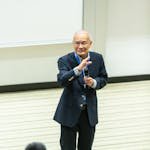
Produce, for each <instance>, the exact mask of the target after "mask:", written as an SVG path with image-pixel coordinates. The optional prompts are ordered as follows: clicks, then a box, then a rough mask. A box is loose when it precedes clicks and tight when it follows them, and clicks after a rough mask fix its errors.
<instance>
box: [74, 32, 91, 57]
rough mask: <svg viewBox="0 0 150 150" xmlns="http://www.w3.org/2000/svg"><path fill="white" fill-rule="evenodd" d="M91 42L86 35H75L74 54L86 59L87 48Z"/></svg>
mask: <svg viewBox="0 0 150 150" xmlns="http://www.w3.org/2000/svg"><path fill="white" fill-rule="evenodd" d="M91 44H92V42H91V40H90V39H89V35H88V34H87V33H84V32H83V33H77V34H75V36H74V38H73V46H74V49H75V52H76V53H77V54H78V55H79V56H80V57H82V58H86V57H87V55H88V51H89V48H90V47H91Z"/></svg>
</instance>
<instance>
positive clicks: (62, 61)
mask: <svg viewBox="0 0 150 150" xmlns="http://www.w3.org/2000/svg"><path fill="white" fill-rule="evenodd" d="M91 44H92V41H91V38H90V35H89V33H88V32H87V31H84V30H82V31H78V32H76V33H75V34H74V37H73V47H74V52H72V53H69V54H67V55H65V56H63V57H61V58H59V60H58V69H59V73H58V76H57V79H58V83H59V84H60V85H61V86H63V87H64V91H63V93H62V95H61V98H60V102H59V104H58V107H57V109H56V112H55V115H54V120H56V121H57V122H59V123H60V124H61V136H60V145H61V150H76V137H77V133H78V144H77V147H78V150H91V149H92V144H93V139H94V133H95V126H96V124H97V123H98V114H97V97H96V90H97V89H101V88H102V87H104V86H105V85H106V83H107V73H106V70H105V65H104V61H103V58H102V55H101V54H98V53H96V52H90V51H89V49H90V47H91Z"/></svg>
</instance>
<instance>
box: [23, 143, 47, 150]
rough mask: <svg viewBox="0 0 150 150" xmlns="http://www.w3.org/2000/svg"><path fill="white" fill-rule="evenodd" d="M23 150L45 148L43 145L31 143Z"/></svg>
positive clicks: (44, 149)
mask: <svg viewBox="0 0 150 150" xmlns="http://www.w3.org/2000/svg"><path fill="white" fill-rule="evenodd" d="M25 150H46V147H45V145H44V144H43V143H40V142H33V143H30V144H28V145H27V147H26V148H25Z"/></svg>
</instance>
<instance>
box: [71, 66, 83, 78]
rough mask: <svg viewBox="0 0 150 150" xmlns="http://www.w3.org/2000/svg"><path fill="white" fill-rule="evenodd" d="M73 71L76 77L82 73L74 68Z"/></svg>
mask: <svg viewBox="0 0 150 150" xmlns="http://www.w3.org/2000/svg"><path fill="white" fill-rule="evenodd" d="M73 71H74V73H75V75H76V76H79V75H80V74H81V73H82V71H79V70H78V69H77V67H75V68H74V69H73Z"/></svg>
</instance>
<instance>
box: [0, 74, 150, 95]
mask: <svg viewBox="0 0 150 150" xmlns="http://www.w3.org/2000/svg"><path fill="white" fill-rule="evenodd" d="M142 80H150V75H136V76H122V77H110V78H109V79H108V83H120V82H132V81H142ZM59 87H60V86H59V85H58V84H57V82H43V83H29V84H18V85H4V86H0V93H3V92H16V91H29V90H39V89H51V88H59Z"/></svg>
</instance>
